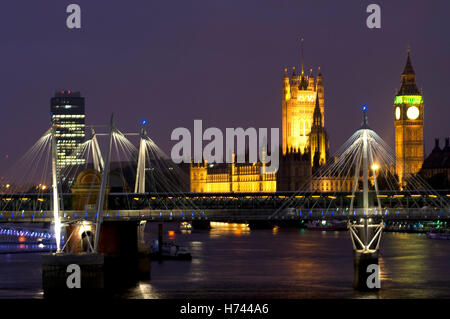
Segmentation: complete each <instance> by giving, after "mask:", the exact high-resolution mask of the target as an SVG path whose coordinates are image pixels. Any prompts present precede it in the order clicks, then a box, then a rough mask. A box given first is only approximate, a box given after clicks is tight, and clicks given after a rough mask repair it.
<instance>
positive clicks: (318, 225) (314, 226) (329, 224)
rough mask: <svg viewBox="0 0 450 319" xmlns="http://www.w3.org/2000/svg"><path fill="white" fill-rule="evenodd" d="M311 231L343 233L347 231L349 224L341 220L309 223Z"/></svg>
mask: <svg viewBox="0 0 450 319" xmlns="http://www.w3.org/2000/svg"><path fill="white" fill-rule="evenodd" d="M306 228H307V229H309V230H317V231H341V230H347V223H346V222H345V221H339V220H329V221H327V220H322V221H320V220H316V221H312V222H308V225H307V226H306Z"/></svg>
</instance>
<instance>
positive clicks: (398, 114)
mask: <svg viewBox="0 0 450 319" xmlns="http://www.w3.org/2000/svg"><path fill="white" fill-rule="evenodd" d="M395 118H396V119H397V120H399V119H400V107H399V106H397V107H396V108H395Z"/></svg>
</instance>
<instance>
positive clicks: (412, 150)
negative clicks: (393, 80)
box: [394, 52, 424, 186]
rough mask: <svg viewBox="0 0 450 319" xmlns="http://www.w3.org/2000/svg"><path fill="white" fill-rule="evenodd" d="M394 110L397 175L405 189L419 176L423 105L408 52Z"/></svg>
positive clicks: (421, 161) (421, 153)
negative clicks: (412, 175) (407, 182)
mask: <svg viewBox="0 0 450 319" xmlns="http://www.w3.org/2000/svg"><path fill="white" fill-rule="evenodd" d="M394 109H395V120H394V125H395V155H396V172H397V175H398V178H399V184H400V185H401V186H404V184H405V179H406V178H407V177H408V175H411V174H416V173H417V172H419V170H420V168H421V167H422V163H423V119H424V116H423V112H424V105H423V98H422V94H421V92H420V91H419V90H418V88H417V84H416V75H415V72H414V69H413V67H412V64H411V58H410V53H409V52H408V57H407V61H406V66H405V69H404V71H403V73H402V86H401V88H400V90H399V92H398V94H397V96H396V97H395V100H394Z"/></svg>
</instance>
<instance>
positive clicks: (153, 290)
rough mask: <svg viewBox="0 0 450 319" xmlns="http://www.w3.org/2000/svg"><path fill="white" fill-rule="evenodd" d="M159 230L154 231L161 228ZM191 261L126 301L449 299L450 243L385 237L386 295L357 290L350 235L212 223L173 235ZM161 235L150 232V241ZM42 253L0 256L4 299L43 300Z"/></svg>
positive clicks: (161, 273) (155, 269)
mask: <svg viewBox="0 0 450 319" xmlns="http://www.w3.org/2000/svg"><path fill="white" fill-rule="evenodd" d="M155 226H156V229H157V225H155ZM171 227H172V226H167V227H166V226H165V230H164V236H165V237H166V238H165V239H167V238H168V237H169V236H171V235H170V234H169V232H168V231H169V230H175V233H174V234H173V238H174V240H175V241H176V242H177V243H178V244H180V245H184V246H187V247H188V248H189V249H190V251H191V253H192V255H193V259H192V261H170V260H168V261H162V262H158V261H154V262H152V276H151V277H152V278H151V280H150V281H142V282H140V283H139V284H138V285H136V287H134V288H132V289H130V290H128V291H127V292H124V293H123V294H121V297H123V298H231V297H234V298H252V297H254V298H365V299H372V298H450V288H449V287H450V274H449V272H448V269H449V267H450V249H449V248H450V242H449V241H439V240H430V239H427V238H426V236H422V235H419V234H395V233H386V234H384V235H383V238H382V241H381V251H380V259H379V262H380V275H381V280H382V281H381V290H380V291H379V292H376V293H371V292H369V293H359V292H356V291H354V290H353V287H352V283H353V253H352V246H351V241H350V238H349V235H348V233H347V232H313V231H308V230H301V229H286V228H277V229H267V230H250V229H249V228H248V226H245V225H233V224H228V225H214V227H212V228H211V229H210V230H195V229H193V230H189V231H186V232H185V231H181V232H180V231H176V225H175V226H173V227H172V228H171ZM156 237H157V231H150V232H149V233H147V234H146V239H147V240H151V239H153V238H156ZM40 260H41V257H40V255H39V254H7V255H1V254H0V266H1V268H0V297H5V296H12V297H26V298H39V297H41V296H42V295H41V293H42V290H41V271H40Z"/></svg>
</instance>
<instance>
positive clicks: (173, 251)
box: [151, 239, 192, 260]
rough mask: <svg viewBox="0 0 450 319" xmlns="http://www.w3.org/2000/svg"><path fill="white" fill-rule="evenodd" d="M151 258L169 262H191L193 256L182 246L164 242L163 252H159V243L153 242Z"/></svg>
mask: <svg viewBox="0 0 450 319" xmlns="http://www.w3.org/2000/svg"><path fill="white" fill-rule="evenodd" d="M151 249H152V252H151V257H153V258H159V259H168V260H191V259H192V255H191V253H190V252H189V249H188V248H187V247H184V246H180V245H178V244H176V243H174V242H163V243H162V246H161V252H160V251H159V241H158V240H157V239H155V240H153V242H152V245H151Z"/></svg>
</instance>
